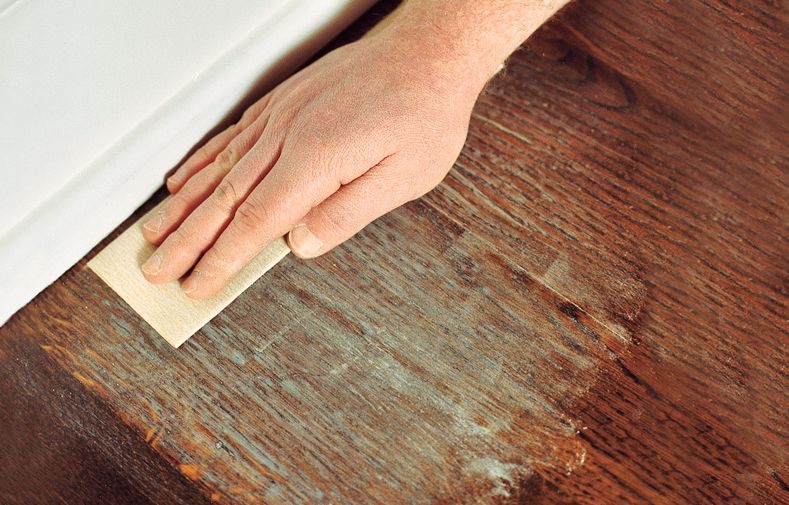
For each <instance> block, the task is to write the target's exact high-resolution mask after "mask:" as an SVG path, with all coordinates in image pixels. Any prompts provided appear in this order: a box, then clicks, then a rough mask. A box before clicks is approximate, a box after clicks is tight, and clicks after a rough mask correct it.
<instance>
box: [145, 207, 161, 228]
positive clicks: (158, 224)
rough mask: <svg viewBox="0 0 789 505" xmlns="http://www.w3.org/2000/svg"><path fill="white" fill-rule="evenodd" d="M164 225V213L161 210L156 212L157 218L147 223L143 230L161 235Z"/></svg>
mask: <svg viewBox="0 0 789 505" xmlns="http://www.w3.org/2000/svg"><path fill="white" fill-rule="evenodd" d="M162 223H164V212H162V211H161V210H160V211H158V212H156V215H155V216H153V217H152V218H151V219H149V220H148V221H146V222H145V224H144V225H143V228H145V229H146V230H148V231H152V232H154V233H159V230H161V229H162Z"/></svg>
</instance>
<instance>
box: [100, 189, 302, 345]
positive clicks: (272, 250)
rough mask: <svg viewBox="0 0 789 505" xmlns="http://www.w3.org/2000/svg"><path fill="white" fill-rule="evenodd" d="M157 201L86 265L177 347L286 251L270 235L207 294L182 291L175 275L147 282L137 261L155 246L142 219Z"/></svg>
mask: <svg viewBox="0 0 789 505" xmlns="http://www.w3.org/2000/svg"><path fill="white" fill-rule="evenodd" d="M162 203H164V202H162ZM162 203H160V204H159V205H157V206H156V207H155V208H153V209H152V210H151V211H150V212H149V213H148V214H146V215H145V216H143V217H142V218H140V219H139V220H138V221H137V222H136V223H134V224H133V225H132V226H130V227H129V228H128V229H127V230H125V231H124V232H123V233H121V235H120V236H118V238H116V239H115V240H113V241H112V242H111V243H110V244H109V245H108V246H107V247H105V248H104V249H103V250H102V251H101V252H100V253H99V254H97V255H96V256H95V257H94V258H93V259H91V260H90V261H89V262H88V268H90V269H91V270H93V271H94V272H95V273H96V275H98V276H99V277H100V278H101V279H102V280H103V281H104V282H106V283H107V285H108V286H109V287H110V288H112V289H113V290H114V291H115V292H116V293H118V295H119V296H120V297H121V298H122V299H123V300H124V301H125V302H126V303H128V304H129V306H131V308H132V309H134V310H135V311H136V312H137V313H138V314H139V315H140V316H141V317H142V318H143V319H144V320H145V321H146V322H147V323H148V324H150V325H151V326H152V327H153V329H155V330H156V331H157V332H159V334H160V335H161V336H162V337H164V339H165V340H166V341H167V342H169V343H170V345H172V346H173V347H178V346H180V345H181V344H183V343H184V342H186V340H187V339H189V337H191V336H192V335H194V334H195V333H196V332H197V331H198V330H199V329H200V328H202V327H203V325H205V324H206V323H207V322H208V321H210V320H211V319H212V318H213V317H214V316H215V315H217V314H219V312H220V311H221V310H222V309H224V308H225V307H227V306H228V305H229V304H230V302H232V301H233V300H235V299H236V297H237V296H238V295H240V294H241V293H242V292H243V291H244V290H245V289H247V288H248V287H249V286H251V285H252V283H253V282H255V281H256V280H257V279H258V278H260V277H261V276H262V275H263V274H264V273H266V272H267V271H268V270H269V269H270V268H271V267H273V266H274V265H276V264H277V263H278V262H279V260H281V259H282V258H284V257H285V256H287V254H288V252H290V249H289V248H288V245H287V244H286V243H285V240H284V239H282V238H280V239H277V240H275V241H273V242H272V243H270V244H269V245H268V246H266V248H265V249H263V251H261V253H260V254H258V255H257V256H256V257H255V259H253V260H252V261H251V262H250V263H249V264H248V265H247V266H246V267H244V268H243V269H242V270H241V271H240V272H239V273H238V274H237V275H236V276H235V278H233V280H232V281H231V282H230V284H229V285H228V286H227V287H225V289H223V290H222V291H220V292H219V293H217V294H216V295H214V296H213V297H211V298H206V299H204V300H193V299H191V298H189V297H188V296H186V295H185V294H184V292H183V291H182V290H181V287H180V285H179V284H178V281H173V282H169V283H167V284H158V285H156V284H151V283H150V282H148V281H147V280H146V279H145V277H143V275H142V271H141V270H140V266H141V265H142V264H143V262H145V260H146V259H148V257H149V256H150V255H151V254H153V252H154V250H155V247H154V246H153V245H151V244H150V243H148V241H146V240H145V238H143V235H142V225H143V223H145V222H146V220H147V219H148V217H149V216H150V215H151V214H153V213H154V212H156V211H157V210H158V209H159V207H160V206H161V205H162Z"/></svg>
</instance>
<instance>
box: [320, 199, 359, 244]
mask: <svg viewBox="0 0 789 505" xmlns="http://www.w3.org/2000/svg"><path fill="white" fill-rule="evenodd" d="M318 208H319V209H321V207H318ZM357 210H358V209H356V208H354V207H353V206H352V205H348V204H339V203H335V204H334V205H331V206H328V207H326V208H322V209H321V210H320V213H321V214H322V217H323V219H322V221H324V223H325V224H326V225H327V226H329V227H330V228H331V229H332V230H333V231H334V233H335V234H337V235H341V236H344V235H348V234H351V233H353V232H355V231H356V230H354V229H353V224H352V223H353V219H351V216H353V215H354V213H356V211H357Z"/></svg>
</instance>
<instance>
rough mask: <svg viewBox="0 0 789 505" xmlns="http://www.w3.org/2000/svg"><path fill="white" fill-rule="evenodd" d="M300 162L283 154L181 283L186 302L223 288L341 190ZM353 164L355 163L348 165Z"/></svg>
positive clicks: (295, 157) (318, 172)
mask: <svg viewBox="0 0 789 505" xmlns="http://www.w3.org/2000/svg"><path fill="white" fill-rule="evenodd" d="M301 160H304V158H303V157H298V156H295V155H293V152H292V151H291V153H287V152H283V153H282V156H281V157H280V159H279V161H278V162H277V164H276V165H275V166H274V168H272V170H271V172H270V173H269V174H268V176H266V177H265V178H264V179H263V180H262V181H261V182H260V184H258V186H257V187H256V188H255V189H254V190H253V191H252V192H251V193H250V194H249V196H248V197H247V198H246V199H245V200H244V201H243V203H241V204H240V205H239V206H238V208H237V209H236V211H235V214H234V217H233V219H232V221H231V222H230V224H229V225H228V226H227V228H226V229H225V231H224V232H222V234H221V235H220V236H219V238H218V239H217V241H216V243H215V244H214V245H213V246H212V247H211V248H210V249H209V250H208V251H207V252H206V253H205V255H204V256H203V257H202V259H201V260H200V262H199V263H198V264H197V266H195V268H194V271H193V272H192V274H190V276H189V277H188V278H187V279H186V280H185V281H184V283H183V286H182V287H183V290H184V292H186V293H187V295H189V296H190V297H193V298H205V297H208V296H211V295H213V294H214V293H216V292H218V291H219V290H220V289H222V288H223V287H224V286H225V285H226V284H227V282H228V281H229V280H230V279H231V278H232V277H233V276H234V275H235V274H236V273H237V272H238V271H239V270H240V269H241V268H242V267H243V266H244V265H246V264H247V263H248V262H249V261H250V260H252V258H254V257H255V256H256V255H257V254H258V253H259V252H260V251H261V250H262V249H263V248H264V247H265V246H266V245H267V244H268V243H269V242H270V241H272V240H274V239H275V238H278V237H281V236H283V235H284V234H285V233H287V232H288V230H290V229H291V228H293V226H294V225H295V224H297V223H298V222H299V221H300V220H301V218H302V217H303V216H304V215H306V214H307V212H309V210H310V209H311V208H312V207H314V206H315V205H316V204H317V203H318V202H321V201H323V200H325V199H326V198H327V197H328V196H329V195H331V194H332V193H334V192H335V191H336V190H337V189H338V188H339V187H340V180H339V179H337V178H334V177H331V176H322V175H318V174H327V173H328V172H326V171H322V170H319V169H314V168H313V170H310V171H306V170H303V169H302V167H303V166H304V163H301V162H300V161H301ZM352 161H353V160H352Z"/></svg>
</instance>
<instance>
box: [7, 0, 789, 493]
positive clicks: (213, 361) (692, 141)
mask: <svg viewBox="0 0 789 505" xmlns="http://www.w3.org/2000/svg"><path fill="white" fill-rule="evenodd" d="M377 9H379V10H374V11H373V12H372V13H371V14H368V16H366V17H365V19H363V20H362V21H361V22H360V23H358V24H357V25H356V26H355V27H354V28H352V29H351V30H350V31H349V32H348V34H346V35H345V38H344V39H342V40H347V39H348V38H349V37H352V36H354V35H355V34H358V33H360V32H362V31H363V30H364V28H365V27H368V26H370V25H371V24H373V23H374V22H375V21H376V20H377V19H380V16H381V15H382V13H383V12H386V11H387V10H388V9H391V4H389V5H384V6H379V7H378V8H377ZM785 26H786V13H785V9H782V8H780V6H779V5H778V4H775V3H769V2H765V3H746V2H722V1H716V2H705V3H701V2H687V3H676V2H671V3H668V2H659V1H641V2H622V1H621V0H598V1H596V2H592V1H578V2H575V3H574V4H572V5H571V6H570V7H568V8H567V9H565V11H563V12H562V13H561V15H560V16H559V17H558V18H557V19H556V20H554V21H553V22H552V23H551V24H550V25H549V26H547V27H545V29H543V30H541V31H540V32H539V33H538V34H537V35H535V37H533V39H532V40H531V41H530V42H529V43H528V44H527V45H525V46H524V47H523V48H522V49H521V50H520V51H519V52H518V53H516V54H515V55H514V56H513V57H512V58H511V60H510V62H509V64H508V66H507V69H506V71H505V72H504V74H503V75H501V76H499V77H498V78H496V80H495V81H494V82H492V83H491V84H490V85H489V87H488V89H487V90H486V93H485V94H484V96H483V97H482V98H481V100H480V102H479V103H478V105H477V107H476V108H475V111H474V114H473V118H472V123H471V128H470V132H469V137H468V140H467V143H466V147H465V149H464V151H463V153H462V154H461V157H460V159H459V160H458V162H457V164H456V166H455V169H454V170H453V171H452V172H451V174H450V176H449V177H448V178H447V180H446V181H445V182H444V183H442V184H441V185H440V186H439V188H438V189H437V190H435V191H433V192H431V193H430V194H429V195H427V196H426V197H425V198H423V199H422V200H420V201H418V202H414V203H411V204H409V205H407V206H405V207H404V208H402V209H400V210H398V211H396V212H394V213H392V214H390V215H388V216H386V217H384V218H383V219H381V220H379V221H377V222H376V223H375V224H374V225H372V226H370V227H368V228H367V229H365V230H364V231H363V232H362V233H360V234H359V235H358V236H357V237H356V238H354V239H353V240H352V241H350V242H349V243H347V244H346V245H344V246H343V247H341V248H339V249H338V250H336V251H335V252H333V253H331V254H329V255H327V256H326V257H323V258H320V259H318V260H315V261H309V262H303V261H299V260H297V259H295V258H292V257H290V258H287V259H286V260H284V261H283V262H282V263H281V264H280V265H279V266H278V267H277V268H275V269H274V270H272V271H271V272H270V273H269V274H267V276H266V277H264V279H263V280H262V281H260V282H258V283H257V284H255V285H254V286H253V287H252V288H250V289H249V290H248V291H247V292H245V293H244V294H243V295H242V296H241V297H240V298H239V299H238V300H236V302H234V303H233V304H232V305H231V306H230V307H229V308H228V309H227V310H225V311H224V312H223V313H222V314H220V315H219V316H218V317H217V318H216V319H214V320H213V321H212V322H211V323H210V324H209V325H208V326H207V327H206V328H205V329H204V330H203V331H201V332H200V333H198V334H197V335H196V336H195V337H194V338H193V339H192V340H190V341H189V342H188V343H187V344H185V345H184V347H183V348H182V349H181V350H180V351H174V350H172V349H170V348H169V346H168V345H167V344H166V343H165V342H164V341H162V340H161V339H159V338H158V337H157V335H156V334H155V332H154V331H153V330H152V329H151V328H149V327H147V325H145V323H144V322H142V321H141V320H140V319H139V318H138V317H137V316H136V315H135V314H134V312H133V311H132V310H131V309H129V307H128V306H126V305H125V304H124V303H123V302H122V301H121V300H119V299H118V298H117V297H116V296H115V295H114V294H113V293H112V292H111V291H110V290H109V289H108V288H106V286H104V285H103V284H102V283H101V282H100V281H98V279H97V278H96V277H95V276H94V275H93V274H92V273H91V272H90V271H89V270H87V269H86V268H85V260H83V261H82V262H81V263H80V264H78V265H77V266H75V267H74V268H73V269H72V270H70V271H69V272H68V273H67V274H66V275H64V276H63V278H61V279H60V280H59V281H58V282H56V283H55V284H53V286H51V287H50V288H49V289H47V290H46V291H45V292H44V293H42V294H41V295H40V296H39V297H37V298H36V299H35V300H34V301H33V302H32V303H31V304H30V305H29V306H28V307H26V308H25V309H24V310H23V311H21V312H20V313H19V314H17V316H15V317H14V318H13V319H12V320H11V321H10V322H9V323H8V324H7V325H6V326H4V327H3V328H2V329H0V365H1V366H2V367H3V370H4V371H5V372H4V373H5V375H4V377H6V378H7V380H4V381H2V384H10V385H0V393H2V394H6V395H10V394H19V393H18V391H22V390H24V387H22V386H21V385H24V384H26V383H25V377H26V376H27V375H28V374H29V373H30V372H29V371H26V367H27V366H28V365H30V366H35V367H44V368H46V369H47V370H51V371H52V372H51V374H49V375H48V376H47V377H50V378H49V379H41V380H39V381H38V382H36V383H35V384H34V385H33V386H31V388H29V389H32V390H33V391H35V390H36V389H42V390H43V389H45V388H46V381H47V380H51V381H54V382H56V383H58V384H59V383H61V382H62V383H64V384H66V383H67V384H70V386H69V388H71V389H69V390H76V391H78V392H79V394H80V395H86V396H85V398H88V399H89V400H90V401H87V400H85V405H86V410H87V411H88V412H93V411H94V410H95V411H97V412H104V414H101V415H100V416H99V417H100V418H101V419H105V418H108V419H114V424H112V423H111V426H108V427H107V428H106V430H105V431H101V433H113V434H114V435H112V436H115V437H120V438H121V439H124V440H125V438H123V437H130V439H132V440H136V444H137V445H136V446H135V449H134V450H135V451H137V452H139V453H140V454H142V455H144V457H143V456H141V458H142V459H143V460H144V461H146V463H145V464H144V465H141V467H140V468H141V469H139V470H137V471H134V472H128V474H127V475H125V476H121V477H118V476H117V473H112V472H110V473H111V475H110V476H107V477H101V476H98V477H96V478H95V481H96V483H95V487H96V488H98V489H100V488H101V486H102V479H104V481H106V482H108V483H112V482H116V484H115V485H116V486H129V488H130V489H138V490H139V491H138V492H139V494H140V496H141V498H139V499H140V500H151V501H152V502H157V500H158V499H160V498H161V496H156V495H155V494H152V493H155V492H156V491H155V490H152V489H151V488H150V486H148V485H147V484H146V482H148V480H147V479H148V477H147V475H149V474H150V473H151V472H153V470H152V469H154V468H160V467H161V468H164V469H166V470H167V471H169V472H174V473H173V475H172V476H170V477H168V478H169V479H172V481H173V482H174V483H175V484H173V485H172V486H170V487H169V488H168V490H169V492H171V495H172V497H173V498H172V499H171V501H172V502H176V500H181V501H186V502H189V501H188V500H189V499H190V498H189V496H188V494H189V493H191V492H193V490H196V492H197V493H198V494H199V495H200V496H204V497H205V499H207V500H213V501H215V502H218V503H260V502H262V501H265V502H266V503H268V502H271V503H290V502H294V501H302V502H325V503H329V502H332V503H334V502H343V503H346V502H347V503H351V502H352V503H379V502H391V503H458V502H460V503H480V502H481V503H577V504H581V503H590V504H591V503H603V502H617V503H647V502H648V503H686V502H691V503H720V502H722V501H734V502H742V503H754V502H758V503H780V502H784V501H789V494H787V486H786V484H785V479H786V473H787V462H786V457H785V453H786V443H785V440H786V439H787V432H786V428H785V423H784V422H783V419H784V417H785V416H784V412H785V410H786V408H785V406H786V405H787V397H786V390H787V387H786V386H787V376H786V370H785V365H786V358H785V357H786V355H787V353H786V351H787V349H786V342H787V338H786V337H787V323H786V321H787V310H786V307H787V291H788V290H787V277H786V272H787V271H789V268H787V267H789V256H788V255H787V253H786V251H787V250H789V248H788V247H787V243H786V242H787V226H788V223H789V220H788V219H787V216H788V215H789V213H788V212H787V211H788V210H789V209H787V205H789V204H787V202H789V198H787V196H789V191H788V188H787V184H788V183H787V163H786V162H787V159H786V158H787V156H786V148H785V146H786V145H787V142H786V140H787V135H786V133H787V132H786V129H785V127H784V126H783V124H781V121H780V119H781V117H782V116H781V114H782V112H783V111H785V110H786V107H785V105H786V93H785V89H786V88H787V87H786V77H787V61H789V60H788V59H787V58H786V48H785V44H783V43H782V42H783V31H784V30H785ZM158 198H161V195H159V196H157V197H155V198H154V201H155V200H157V199H158ZM152 204H153V201H152V202H150V203H149V204H148V207H150V206H151V205H152ZM142 211H143V210H140V211H138V213H137V214H136V215H139V214H140V213H141V212H142ZM132 219H134V217H133V218H132ZM130 222H132V221H131V220H130V221H129V222H127V224H129V223H130ZM120 228H121V229H122V228H123V226H121V227H120ZM117 233H118V232H117V231H116V234H117ZM21 353H24V354H25V355H28V354H35V355H37V356H39V355H40V356H39V357H38V358H36V359H35V360H33V361H29V362H28V361H25V359H21V357H20V354H21ZM25 363H28V364H27V365H26V364H25ZM47 367H48V368H47ZM41 397H42V398H45V399H47V400H46V401H51V400H50V399H51V398H52V395H41ZM77 398H81V396H77ZM42 401H43V400H42ZM64 401H68V402H70V404H71V405H73V404H74V402H76V401H79V402H81V401H83V400H75V399H70V398H67V399H66V400H64ZM67 412H70V414H68V415H67V417H68V416H72V417H73V416H76V413H75V412H74V409H73V408H72V409H70V410H68V409H67ZM107 413H110V414H107ZM48 415H54V414H48ZM94 417H96V416H94ZM13 419H17V421H16V422H17V423H18V417H17V418H15V417H13V416H11V415H10V414H9V413H7V412H6V413H4V414H3V411H2V410H0V425H7V424H9V423H11V422H13V421H12V420H13ZM81 422H90V421H81ZM67 425H68V426H76V425H75V423H74V422H71V423H70V424H67ZM72 429H75V430H76V429H77V428H72ZM16 433H20V434H19V435H18V436H19V437H29V438H28V443H29V444H30V445H31V450H33V451H34V452H35V450H36V447H35V443H34V442H31V441H30V440H29V439H30V438H32V437H33V436H32V435H31V434H24V432H22V431H17V432H16ZM124 434H126V435H124ZM108 437H109V436H104V437H103V438H102V437H99V439H97V440H95V441H94V442H92V443H93V444H94V445H95V447H93V448H92V449H91V451H92V453H95V454H98V455H99V456H97V458H98V460H99V461H109V463H108V465H109V466H110V467H111V468H113V469H115V470H113V471H114V472H118V471H120V472H121V473H122V472H123V470H124V469H125V468H127V465H128V463H127V462H126V461H127V460H123V459H121V458H120V454H119V451H113V450H110V448H111V446H112V444H111V442H110V440H111V438H108ZM135 437H136V438H135ZM80 442H81V443H83V444H90V443H91V442H90V441H89V440H88V439H84V440H83V439H80ZM18 443H19V442H18V441H17V445H18ZM130 443H132V442H130ZM6 454H8V453H6ZM17 457H18V456H17ZM102 458H104V459H102ZM14 461H16V460H13V456H8V455H6V456H5V459H4V457H3V455H2V453H0V471H2V472H3V473H6V474H8V473H10V472H13V471H15V470H14V469H13V468H12V467H11V466H10V464H9V463H13V462H14ZM3 463H6V466H3ZM157 465H158V466H157ZM146 469H147V470H146ZM157 471H159V470H157ZM161 471H164V470H161ZM16 472H17V473H16V474H14V475H19V473H18V471H16ZM165 474H167V473H166V472H165ZM167 475H169V474H167ZM2 480H3V479H0V492H3V491H4V489H3V487H2V486H3V484H2ZM184 483H186V484H187V485H184ZM107 485H110V486H111V485H112V484H107ZM5 492H6V493H8V491H7V490H5ZM160 492H161V491H160ZM0 496H3V495H2V494H0ZM130 502H131V501H130ZM141 503H142V502H141Z"/></svg>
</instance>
